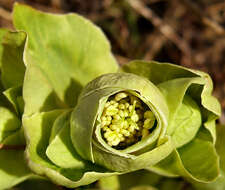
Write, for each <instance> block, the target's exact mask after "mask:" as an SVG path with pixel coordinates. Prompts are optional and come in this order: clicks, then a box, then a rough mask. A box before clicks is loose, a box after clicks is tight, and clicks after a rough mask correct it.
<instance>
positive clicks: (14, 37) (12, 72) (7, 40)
mask: <svg viewBox="0 0 225 190" xmlns="http://www.w3.org/2000/svg"><path fill="white" fill-rule="evenodd" d="M25 40H26V34H25V33H24V32H7V34H5V36H4V38H3V41H2V44H3V52H2V68H1V71H2V75H1V80H2V83H3V85H4V87H5V89H7V88H10V87H14V86H19V85H21V84H23V78H24V72H25V66H24V63H23V51H24V44H25Z"/></svg>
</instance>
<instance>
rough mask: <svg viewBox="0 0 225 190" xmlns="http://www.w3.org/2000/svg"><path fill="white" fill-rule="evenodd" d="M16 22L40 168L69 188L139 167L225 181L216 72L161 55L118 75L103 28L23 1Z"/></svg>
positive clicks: (28, 131) (33, 161)
mask: <svg viewBox="0 0 225 190" xmlns="http://www.w3.org/2000/svg"><path fill="white" fill-rule="evenodd" d="M31 18H32V19H31ZM13 22H14V26H15V28H16V29H17V30H18V31H25V32H26V34H27V36H28V37H27V38H26V41H24V42H25V46H24V50H22V52H23V56H22V57H23V61H24V63H25V68H24V70H23V71H24V72H25V74H24V72H23V75H22V78H20V79H21V80H22V83H20V89H21V91H20V93H19V95H18V96H17V98H16V100H17V104H18V105H20V103H19V102H23V101H20V100H21V99H23V100H24V106H23V105H22V104H21V105H22V106H19V107H18V110H21V111H20V112H19V114H18V115H17V116H18V118H19V119H18V122H21V117H22V127H20V129H21V130H23V131H24V133H25V139H26V151H25V155H26V159H27V165H28V166H29V168H30V169H31V170H32V172H33V173H34V174H36V175H38V176H44V177H46V178H48V179H50V180H51V181H52V182H53V183H56V184H58V185H62V186H66V187H69V188H74V187H78V186H82V185H87V184H90V183H92V182H94V181H96V180H99V179H101V178H103V177H108V176H114V175H120V174H125V173H128V172H132V171H136V170H140V169H146V170H150V171H153V172H156V173H158V174H161V175H165V176H170V177H177V176H182V177H185V178H186V179H188V180H194V181H198V182H210V181H213V180H215V179H216V178H217V177H218V175H219V157H218V155H217V153H216V150H215V147H214V145H215V141H216V129H215V121H216V119H217V118H218V117H219V115H220V105H219V103H218V101H217V100H216V98H214V97H213V96H212V88H213V87H212V81H211V79H210V77H209V76H208V75H207V74H205V73H203V72H200V71H195V70H191V69H187V68H184V67H180V66H176V65H173V64H169V63H158V62H153V61H151V62H144V61H134V62H131V63H128V64H126V65H124V66H123V67H121V68H120V71H118V69H119V68H118V65H117V63H116V61H115V59H114V57H113V56H112V54H111V50H110V44H109V43H108V41H107V39H106V37H105V36H104V34H103V33H102V32H101V30H100V29H99V28H98V27H96V26H95V25H93V24H92V23H91V22H89V21H87V20H86V19H84V18H83V17H81V16H78V15H76V14H67V15H54V14H45V13H42V12H39V11H36V10H34V9H32V8H30V7H28V6H24V5H19V4H16V5H15V7H14V13H13ZM22 33H23V32H21V34H22ZM23 35H24V33H23ZM24 40H25V39H24ZM12 49H13V48H12ZM12 73H16V72H15V71H13V72H11V74H12ZM2 76H3V75H2ZM5 76H7V77H8V76H11V75H5ZM15 76H16V75H15ZM11 81H13V79H12V78H9V82H11ZM21 95H22V96H21ZM23 107H24V109H23ZM21 108H22V109H21ZM15 113H16V112H15ZM0 168H1V166H0ZM0 174H1V173H0ZM10 176H11V175H10ZM0 177H1V176H0ZM5 179H6V178H5ZM0 185H1V182H0Z"/></svg>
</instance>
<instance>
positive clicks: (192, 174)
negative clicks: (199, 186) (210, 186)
mask: <svg viewBox="0 0 225 190" xmlns="http://www.w3.org/2000/svg"><path fill="white" fill-rule="evenodd" d="M203 160H204V162H203ZM149 169H150V170H151V171H154V172H156V173H158V174H160V175H164V176H169V177H177V176H179V175H180V176H183V177H186V178H187V179H189V180H195V181H199V182H210V181H213V180H215V179H216V178H217V177H218V175H219V157H218V155H217V153H216V151H215V147H214V146H213V144H212V142H210V141H205V140H203V139H200V138H197V137H196V138H194V139H193V140H192V141H191V142H190V143H188V144H187V145H185V146H183V147H181V148H179V149H178V151H174V152H173V153H172V154H170V156H169V157H167V158H166V159H164V160H163V161H161V162H160V163H158V164H156V165H155V166H153V167H150V168H149Z"/></svg>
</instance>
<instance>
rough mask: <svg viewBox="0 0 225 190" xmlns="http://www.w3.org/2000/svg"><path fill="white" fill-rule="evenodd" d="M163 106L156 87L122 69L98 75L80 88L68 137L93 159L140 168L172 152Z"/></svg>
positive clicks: (119, 166)
mask: <svg viewBox="0 0 225 190" xmlns="http://www.w3.org/2000/svg"><path fill="white" fill-rule="evenodd" d="M168 114H169V113H168V108H167V104H166V101H165V99H164V97H163V95H162V94H161V92H160V91H159V89H158V88H157V87H156V86H155V85H153V84H152V83H151V82H150V81H148V80H146V79H145V78H142V77H139V76H137V75H134V74H128V73H113V74H106V75H102V76H101V77H99V78H97V79H95V80H93V81H92V82H90V83H89V84H88V85H87V86H86V87H85V88H84V89H83V91H82V93H81V95H80V97H79V100H78V104H77V106H76V107H75V109H74V111H73V113H72V116H71V140H72V142H73V145H74V147H75V149H76V150H77V151H78V153H79V154H80V155H81V156H82V157H83V158H84V159H87V160H91V161H92V162H93V163H97V164H99V165H103V166H104V167H106V168H108V169H110V170H113V171H120V172H128V171H132V170H137V169H142V168H146V167H147V166H149V165H154V164H155V163H157V162H159V161H160V160H162V159H163V158H165V157H166V156H168V154H169V153H170V152H171V151H172V149H173V148H172V145H171V141H170V140H169V139H168V137H167V136H166V135H165V130H166V126H167V123H168V120H167V119H168Z"/></svg>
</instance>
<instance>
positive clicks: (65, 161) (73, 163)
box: [46, 112, 85, 169]
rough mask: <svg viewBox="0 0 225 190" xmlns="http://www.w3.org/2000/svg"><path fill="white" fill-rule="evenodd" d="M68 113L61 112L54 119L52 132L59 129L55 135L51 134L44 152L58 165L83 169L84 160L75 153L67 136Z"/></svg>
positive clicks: (68, 128) (68, 133)
mask: <svg viewBox="0 0 225 190" xmlns="http://www.w3.org/2000/svg"><path fill="white" fill-rule="evenodd" d="M70 114H71V112H66V113H63V114H62V115H60V116H59V117H58V118H57V119H56V120H55V122H54V125H53V129H52V133H53V132H54V133H56V132H55V131H58V130H59V131H58V132H57V133H56V134H55V135H54V134H51V137H52V140H51V141H50V144H49V146H48V148H47V150H46V154H47V156H48V158H49V159H50V160H51V161H52V162H53V163H55V164H56V165H57V166H59V167H62V168H74V169H75V168H77V169H84V167H85V163H84V160H83V159H82V158H81V157H80V156H79V155H78V154H77V153H76V151H75V149H74V148H73V145H72V142H71V139H70V138H69V137H70V125H69V117H70ZM57 128H58V130H57ZM59 128H60V129H59ZM50 139H51V138H50ZM62 155H63V156H62Z"/></svg>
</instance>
